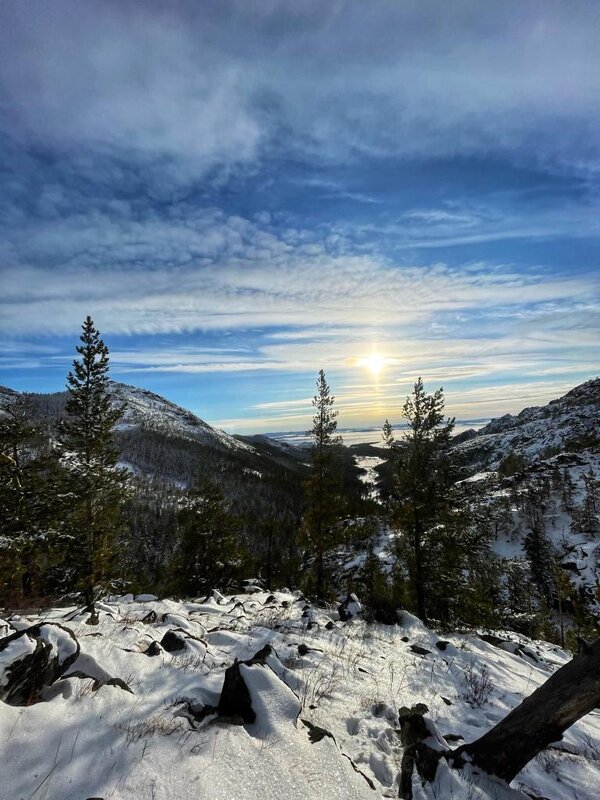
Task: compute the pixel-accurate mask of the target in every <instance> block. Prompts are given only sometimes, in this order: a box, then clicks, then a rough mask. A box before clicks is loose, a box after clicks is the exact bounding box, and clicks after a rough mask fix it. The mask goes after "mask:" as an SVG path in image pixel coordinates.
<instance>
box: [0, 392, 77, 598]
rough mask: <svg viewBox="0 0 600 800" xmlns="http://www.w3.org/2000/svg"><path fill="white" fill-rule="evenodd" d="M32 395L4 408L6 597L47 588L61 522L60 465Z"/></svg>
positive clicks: (1, 576)
mask: <svg viewBox="0 0 600 800" xmlns="http://www.w3.org/2000/svg"><path fill="white" fill-rule="evenodd" d="M32 419H33V409H32V406H31V402H30V398H29V397H28V396H27V395H20V396H17V397H15V398H9V399H8V400H7V401H6V402H5V403H3V405H2V407H1V408H0V518H1V519H2V536H1V537H0V600H1V599H2V598H4V600H5V601H11V602H17V603H18V602H20V601H22V600H23V599H24V598H25V597H31V596H32V595H33V594H38V595H39V594H42V593H44V592H45V589H46V586H45V579H46V577H47V575H48V571H49V569H50V564H49V543H50V542H51V541H52V539H53V538H54V536H55V535H56V532H57V530H58V529H59V528H60V525H61V517H62V513H61V512H62V508H61V494H60V489H59V485H60V480H59V479H60V469H59V464H58V460H57V458H56V457H55V454H54V452H53V450H52V449H51V448H50V447H49V445H48V442H47V439H46V437H45V436H44V435H43V432H42V430H41V429H40V427H39V426H38V425H36V424H34V423H33V422H32Z"/></svg>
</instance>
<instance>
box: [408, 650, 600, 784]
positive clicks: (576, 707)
mask: <svg viewBox="0 0 600 800" xmlns="http://www.w3.org/2000/svg"><path fill="white" fill-rule="evenodd" d="M598 705H600V639H597V640H596V641H595V642H594V644H592V645H591V646H586V647H585V649H584V652H583V653H580V654H579V655H577V656H575V658H574V659H572V661H569V663H568V664H565V666H564V667H561V668H560V669H559V670H558V671H557V672H555V673H554V675H551V676H550V678H548V680H547V681H546V683H544V684H542V685H541V686H540V687H539V689H536V690H535V692H533V694H531V695H529V697H526V698H525V700H523V702H522V703H521V705H519V706H517V707H516V708H515V709H513V711H511V712H510V714H508V716H506V717H504V719H503V720H501V721H500V722H499V723H498V724H497V725H496V726H495V727H494V728H492V729H491V731H488V733H486V734H485V735H484V736H482V737H481V738H480V739H477V740H476V741H475V742H471V743H470V744H465V745H463V746H462V747H459V748H458V749H456V750H445V749H444V748H443V747H439V743H438V744H437V745H435V743H434V740H435V738H436V737H435V733H436V729H435V726H434V725H433V722H432V721H431V720H427V721H426V722H425V720H424V718H423V717H424V715H425V714H426V713H427V712H428V708H427V706H425V705H423V704H422V703H419V704H417V705H416V706H413V707H412V708H410V709H409V708H405V707H403V708H401V709H400V712H399V722H400V730H401V738H402V744H403V746H404V755H403V757H402V768H401V778H400V795H399V796H400V797H401V798H404V799H405V800H411V799H412V796H413V795H412V782H413V773H414V771H415V769H416V770H417V773H418V774H419V776H420V778H421V780H422V781H423V783H428V782H431V781H433V780H434V779H435V774H436V770H437V763H438V761H439V760H440V759H441V758H444V759H446V761H447V762H448V763H449V764H450V766H452V767H453V768H454V769H460V768H461V767H463V766H464V764H465V759H464V756H468V757H469V761H472V762H473V763H474V764H475V765H476V766H478V767H479V768H480V769H481V770H483V771H485V772H486V773H487V774H488V775H496V776H497V777H498V778H502V779H503V780H505V781H506V782H507V783H510V781H512V780H513V778H515V777H516V776H517V775H518V774H519V772H520V771H521V770H522V769H523V768H524V767H525V766H526V765H527V764H528V763H529V761H531V759H532V758H534V757H535V756H536V755H537V754H538V753H540V752H541V751H542V750H544V748H546V747H548V745H549V744H551V743H552V742H556V741H559V740H560V739H562V735H563V733H564V732H565V731H566V730H567V728H569V727H570V726H571V725H573V724H574V723H575V722H577V720H578V719H581V717H584V716H585V715H586V714H589V712H590V711H593V710H594V708H596V707H597V706H598ZM432 745H433V746H432Z"/></svg>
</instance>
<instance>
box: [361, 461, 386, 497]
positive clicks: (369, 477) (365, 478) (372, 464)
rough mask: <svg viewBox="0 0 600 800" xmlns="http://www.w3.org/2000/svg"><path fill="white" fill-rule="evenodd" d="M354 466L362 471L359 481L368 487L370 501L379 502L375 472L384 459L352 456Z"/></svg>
mask: <svg viewBox="0 0 600 800" xmlns="http://www.w3.org/2000/svg"><path fill="white" fill-rule="evenodd" d="M354 461H355V463H356V466H357V467H358V468H359V469H361V470H363V472H361V474H360V475H359V478H360V480H361V481H362V482H363V483H365V484H366V485H367V486H370V487H371V488H370V491H369V498H370V499H371V500H379V491H378V489H377V487H376V482H377V472H376V471H375V470H376V468H377V467H378V466H379V465H380V464H383V462H384V459H383V458H379V457H378V456H354Z"/></svg>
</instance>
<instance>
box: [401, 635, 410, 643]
mask: <svg viewBox="0 0 600 800" xmlns="http://www.w3.org/2000/svg"><path fill="white" fill-rule="evenodd" d="M400 641H401V642H408V641H409V638H408V636H403V637H402V638H401V639H400Z"/></svg>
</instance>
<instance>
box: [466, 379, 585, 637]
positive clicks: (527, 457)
mask: <svg viewBox="0 0 600 800" xmlns="http://www.w3.org/2000/svg"><path fill="white" fill-rule="evenodd" d="M453 453H454V455H455V457H457V458H458V460H459V461H461V462H462V464H463V469H464V470H465V472H466V475H467V477H465V478H463V480H462V481H461V482H460V483H462V484H463V485H464V486H465V488H466V487H469V486H470V487H472V489H473V496H474V497H477V498H478V499H477V500H475V501H474V502H475V503H476V504H478V505H479V508H480V510H482V511H484V512H485V514H486V515H487V517H488V518H489V520H490V524H491V525H492V526H493V529H494V542H493V549H494V551H495V552H496V554H497V555H498V556H499V557H500V558H501V559H502V561H503V563H504V566H505V569H506V572H507V574H509V573H510V572H511V570H512V571H513V572H514V570H515V569H518V568H519V567H520V565H522V564H524V563H529V564H530V568H531V571H532V573H534V572H535V571H536V563H535V562H536V561H537V562H541V560H542V559H543V558H544V557H545V558H548V557H549V558H550V559H555V560H556V563H557V564H558V565H560V566H561V567H562V571H563V573H564V575H565V576H566V577H568V584H567V585H566V586H565V587H564V594H565V598H564V600H565V603H564V607H565V609H566V611H567V612H568V613H570V614H571V615H572V616H573V618H574V619H575V620H576V618H577V615H580V613H581V612H582V611H583V610H587V611H589V612H591V613H592V614H593V615H594V616H595V617H596V619H600V596H599V594H598V575H599V567H600V379H598V378H595V379H593V380H590V381H587V382H586V383H583V384H581V385H580V386H576V387H575V388H574V389H572V390H571V391H569V392H567V394H565V395H564V396H563V397H560V398H558V399H556V400H552V401H551V402H550V403H548V404H547V405H545V406H539V407H537V406H536V407H531V408H526V409H524V410H523V411H521V413H520V414H518V415H516V416H512V415H510V414H507V415H505V416H503V417H500V418H499V419H494V420H492V421H491V422H490V423H489V424H488V425H486V426H485V427H484V428H481V430H479V431H476V432H470V433H469V434H468V435H465V434H462V435H461V436H459V437H456V439H455V443H454V447H453ZM544 553H546V556H544ZM546 569H547V570H548V569H549V570H550V571H551V570H552V562H551V561H549V562H548V564H547V566H546ZM548 580H549V581H550V582H554V583H556V581H557V580H558V581H559V583H560V582H561V580H562V582H563V584H564V580H563V579H562V578H561V579H560V580H559V578H558V577H557V574H556V573H555V574H554V575H551V576H549V578H548ZM554 591H556V589H555V590H554ZM573 624H576V625H577V624H578V623H577V621H575V623H573Z"/></svg>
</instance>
